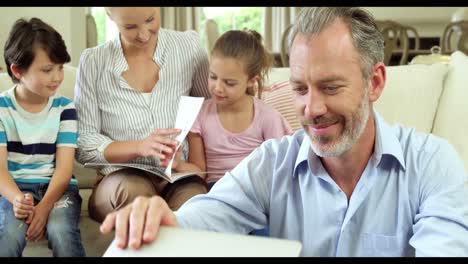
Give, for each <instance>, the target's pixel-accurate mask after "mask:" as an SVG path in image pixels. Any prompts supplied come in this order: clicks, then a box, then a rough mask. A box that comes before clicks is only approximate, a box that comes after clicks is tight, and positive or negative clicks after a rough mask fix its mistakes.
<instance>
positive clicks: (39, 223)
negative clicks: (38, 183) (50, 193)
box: [26, 202, 53, 241]
mask: <svg viewBox="0 0 468 264" xmlns="http://www.w3.org/2000/svg"><path fill="white" fill-rule="evenodd" d="M52 208H53V205H52V206H50V205H47V204H45V203H41V202H39V204H38V205H37V206H36V208H34V214H33V215H32V217H31V218H28V220H27V221H26V223H27V224H29V228H28V231H26V240H28V241H39V240H40V239H41V238H42V237H44V234H45V225H46V224H47V220H48V218H49V213H50V210H52Z"/></svg>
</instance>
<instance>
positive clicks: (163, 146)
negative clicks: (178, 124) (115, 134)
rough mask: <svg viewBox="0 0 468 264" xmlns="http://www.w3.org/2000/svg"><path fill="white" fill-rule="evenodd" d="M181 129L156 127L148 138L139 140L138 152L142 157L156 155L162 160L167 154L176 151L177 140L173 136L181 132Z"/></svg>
mask: <svg viewBox="0 0 468 264" xmlns="http://www.w3.org/2000/svg"><path fill="white" fill-rule="evenodd" d="M180 132H181V130H180V129H156V130H155V131H154V132H153V133H151V135H149V136H148V137H147V138H145V139H143V140H141V141H138V145H137V153H138V155H139V156H140V157H149V156H154V157H157V158H159V159H160V160H164V159H167V155H171V156H172V154H173V153H174V149H175V147H176V146H177V144H178V142H177V140H175V139H173V138H172V137H175V136H177V135H178V134H180Z"/></svg>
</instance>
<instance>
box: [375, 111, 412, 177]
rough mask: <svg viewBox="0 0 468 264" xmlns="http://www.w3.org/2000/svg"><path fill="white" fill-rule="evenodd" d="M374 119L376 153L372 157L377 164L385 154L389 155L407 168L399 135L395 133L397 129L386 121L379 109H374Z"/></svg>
mask: <svg viewBox="0 0 468 264" xmlns="http://www.w3.org/2000/svg"><path fill="white" fill-rule="evenodd" d="M374 120H375V128H376V134H375V146H374V154H373V155H372V157H373V158H374V159H375V160H376V161H377V163H376V164H379V163H380V161H381V160H382V157H383V155H389V156H393V157H394V158H395V159H396V160H398V162H399V163H400V165H401V167H403V169H406V164H405V159H404V158H403V149H402V147H401V143H400V141H399V140H398V137H397V135H396V134H395V129H393V128H392V127H390V125H389V124H387V123H386V122H385V120H384V119H383V118H382V117H381V116H380V115H379V113H377V111H374Z"/></svg>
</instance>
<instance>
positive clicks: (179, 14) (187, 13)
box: [161, 7, 200, 32]
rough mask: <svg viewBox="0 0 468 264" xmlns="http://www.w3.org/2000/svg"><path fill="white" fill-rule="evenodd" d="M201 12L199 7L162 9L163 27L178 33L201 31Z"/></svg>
mask: <svg viewBox="0 0 468 264" xmlns="http://www.w3.org/2000/svg"><path fill="white" fill-rule="evenodd" d="M199 12H200V10H199V8H197V7H161V27H162V28H167V29H173V30H177V31H186V30H195V31H197V32H198V31H199V30H200V27H199V23H200V19H199V17H200V13H199Z"/></svg>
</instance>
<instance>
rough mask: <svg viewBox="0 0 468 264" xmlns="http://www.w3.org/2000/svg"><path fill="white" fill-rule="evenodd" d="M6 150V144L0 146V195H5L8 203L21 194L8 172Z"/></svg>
mask: <svg viewBox="0 0 468 264" xmlns="http://www.w3.org/2000/svg"><path fill="white" fill-rule="evenodd" d="M7 164H8V152H7V148H6V146H1V147H0V195H1V196H3V197H5V198H6V199H7V200H8V201H9V202H10V203H12V204H13V201H14V199H15V197H16V196H19V195H23V193H22V192H21V190H20V189H19V188H18V186H17V185H16V183H15V181H14V180H13V177H11V175H10V173H9V172H8V165H7Z"/></svg>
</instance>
